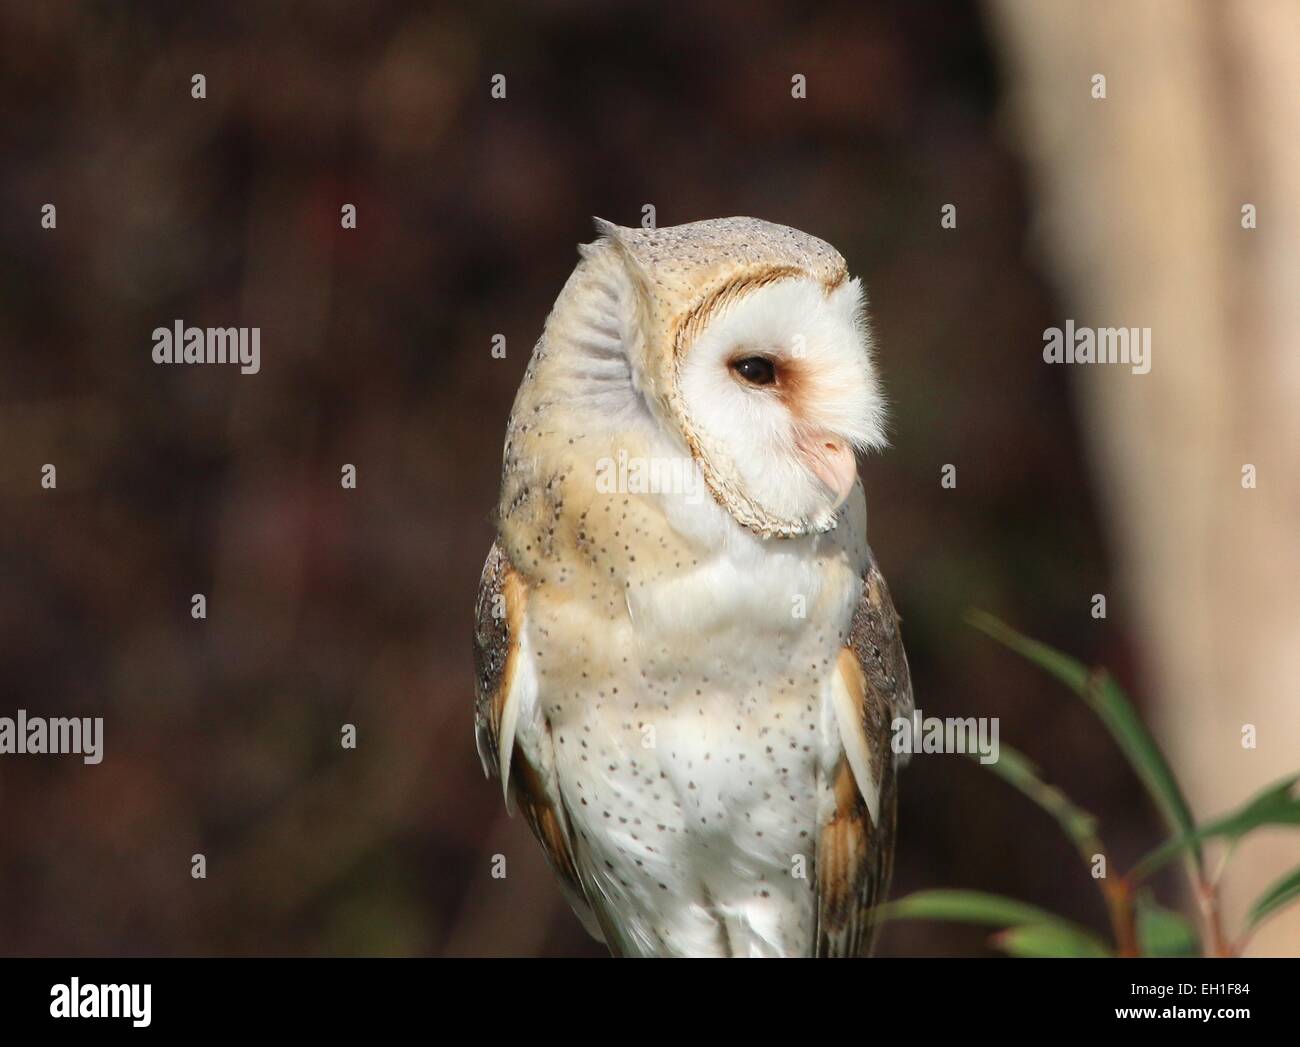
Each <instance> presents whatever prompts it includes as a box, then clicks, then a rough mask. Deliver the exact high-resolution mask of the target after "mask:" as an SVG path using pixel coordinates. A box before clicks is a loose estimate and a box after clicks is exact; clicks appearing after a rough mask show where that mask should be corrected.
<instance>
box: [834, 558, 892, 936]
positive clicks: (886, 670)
mask: <svg viewBox="0 0 1300 1047" xmlns="http://www.w3.org/2000/svg"><path fill="white" fill-rule="evenodd" d="M831 692H832V701H833V703H834V706H835V718H836V721H837V723H838V726H839V729H840V739H841V743H842V746H843V751H842V752H841V753H840V756H839V759H838V761H837V762H836V763H835V764H834V765H833V766H831V767H830V768H829V769H828V770H829V773H828V775H827V776H826V778H825V780H824V782H823V785H822V801H821V804H820V810H821V818H820V826H819V834H818V839H817V888H816V889H817V946H816V951H817V955H818V956H865V955H867V953H868V952H869V951H870V949H871V941H872V937H873V934H874V930H875V928H874V918H873V914H872V907H873V906H874V905H876V904H877V903H878V902H880V901H883V900H884V897H885V893H886V892H887V890H888V888H889V876H890V872H891V871H892V868H893V859H894V823H895V810H896V807H895V804H896V792H895V775H896V772H897V769H898V765H899V764H898V762H897V761H896V759H895V757H894V754H893V753H892V751H891V749H890V744H889V742H890V733H891V732H890V725H891V722H892V721H893V719H894V718H895V717H898V716H903V717H907V716H910V715H911V713H912V681H911V676H910V674H909V672H908V669H907V655H906V654H905V653H904V651H903V640H902V636H901V635H900V634H899V630H898V614H897V612H896V611H895V610H894V604H893V602H892V601H891V600H890V598H889V589H888V587H887V586H886V585H885V579H884V576H883V575H882V574H881V573H880V570H879V568H877V566H876V563H875V559H874V557H871V556H870V552H869V551H868V561H867V568H866V570H865V572H864V573H863V577H862V595H861V596H860V598H859V599H858V605H857V608H856V609H855V611H854V613H853V621H852V624H851V626H850V629H849V637H848V643H847V644H846V645H845V647H844V648H843V649H842V650H841V651H840V657H839V661H838V663H837V665H836V668H835V673H834V678H833V679H832V681H831Z"/></svg>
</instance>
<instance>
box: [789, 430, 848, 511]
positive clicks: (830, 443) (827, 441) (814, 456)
mask: <svg viewBox="0 0 1300 1047" xmlns="http://www.w3.org/2000/svg"><path fill="white" fill-rule="evenodd" d="M797 446H798V448H799V451H800V453H801V454H802V455H803V457H804V459H805V460H806V461H807V463H808V467H809V468H810V469H811V470H812V471H813V475H814V476H816V477H817V479H818V480H820V481H821V482H822V483H823V484H824V485H825V486H826V489H827V490H828V491H830V492H831V494H832V495H833V496H834V498H835V508H836V509H838V508H839V507H840V506H841V505H843V504H844V501H845V499H847V498H848V496H849V495H850V494H852V493H853V485H854V484H855V483H857V481H858V461H857V459H856V458H855V457H854V455H853V448H852V447H850V446H849V444H848V442H847V441H845V440H841V439H840V438H839V437H838V436H830V435H828V434H826V433H807V434H805V435H803V436H801V437H800V438H799V439H798V441H797Z"/></svg>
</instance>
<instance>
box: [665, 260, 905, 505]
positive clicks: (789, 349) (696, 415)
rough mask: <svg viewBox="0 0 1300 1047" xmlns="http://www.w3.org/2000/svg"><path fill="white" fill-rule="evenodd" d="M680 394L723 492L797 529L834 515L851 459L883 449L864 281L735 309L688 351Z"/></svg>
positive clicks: (790, 291) (793, 282)
mask: <svg viewBox="0 0 1300 1047" xmlns="http://www.w3.org/2000/svg"><path fill="white" fill-rule="evenodd" d="M678 390H679V393H680V396H681V401H682V403H683V405H684V408H685V413H686V420H685V421H686V425H687V427H688V428H689V429H690V431H691V432H693V434H694V436H695V438H696V442H697V444H698V446H699V449H700V456H701V458H702V459H703V463H702V464H703V466H704V468H705V470H706V472H709V473H711V474H712V475H713V477H714V478H715V481H717V482H716V483H715V485H714V486H715V488H716V487H718V486H721V487H724V488H727V487H730V488H733V489H735V490H736V491H737V492H738V493H739V494H740V495H741V496H743V497H744V498H747V499H748V500H749V501H751V502H752V503H754V504H755V505H756V506H757V507H758V508H759V509H760V510H761V511H762V512H763V513H764V514H767V515H770V516H772V517H774V518H775V519H776V520H777V521H780V522H781V523H782V524H783V525H787V526H793V527H796V528H798V529H804V528H805V525H807V524H808V523H809V522H813V529H820V528H818V526H817V524H816V521H826V520H828V519H831V518H832V517H833V514H834V511H835V510H836V509H837V508H838V507H839V505H840V504H841V503H842V502H843V501H844V500H845V498H847V497H848V494H849V492H850V491H851V490H852V489H853V486H854V484H855V483H856V481H857V467H856V460H855V458H854V453H855V452H856V451H865V450H867V449H870V448H876V447H881V446H883V445H884V443H885V435H884V401H883V398H882V396H881V393H880V387H879V382H878V380H877V378H876V373H875V368H874V366H873V365H872V361H871V353H870V347H869V337H868V333H867V327H866V321H865V316H864V310H863V293H862V286H861V283H860V282H859V281H857V280H852V281H846V282H844V283H842V284H840V285H839V286H838V287H836V288H835V289H834V290H832V291H830V292H829V293H827V291H826V289H825V288H824V287H823V286H822V285H821V284H820V283H818V282H817V281H815V280H811V279H807V278H788V279H783V280H777V281H775V282H772V283H768V284H763V285H761V286H759V287H757V288H755V289H754V290H753V291H751V292H749V293H748V294H746V295H744V296H743V297H740V298H738V299H737V300H735V301H733V302H731V303H729V304H727V305H726V306H724V307H723V308H722V309H721V310H720V311H719V312H718V313H717V314H716V315H714V316H713V317H712V318H711V319H710V321H709V322H708V324H707V326H706V327H705V328H704V330H703V331H701V333H700V334H699V336H698V337H697V338H696V339H695V340H694V342H693V343H692V344H691V345H690V346H688V347H687V348H686V350H685V355H684V357H683V359H682V360H681V361H680V364H679V370H678ZM715 493H717V492H716V490H715ZM719 500H720V501H722V502H723V504H724V507H726V508H727V509H728V511H731V512H732V513H733V515H736V511H735V509H734V508H733V507H732V506H728V505H727V504H726V502H727V498H726V496H725V494H722V495H720V496H719Z"/></svg>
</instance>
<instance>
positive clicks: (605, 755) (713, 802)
mask: <svg viewBox="0 0 1300 1047" xmlns="http://www.w3.org/2000/svg"><path fill="white" fill-rule="evenodd" d="M597 230H598V233H599V234H600V235H599V238H598V239H597V240H596V241H595V242H594V243H591V244H587V245H584V246H581V247H580V248H579V252H580V255H581V261H580V262H579V264H578V266H577V268H576V269H575V270H574V272H573V274H572V275H571V276H570V277H569V280H568V282H567V283H566V284H565V286H564V289H563V290H562V291H561V293H560V296H559V298H558V299H557V300H556V302H555V305H554V307H553V309H552V311H551V314H550V316H549V317H548V318H547V321H546V324H545V328H544V331H543V333H542V336H541V339H540V340H539V341H538V343H537V346H536V348H535V349H534V351H533V355H532V359H531V361H530V362H529V364H528V367H527V370H526V372H525V374H524V378H523V382H522V384H521V386H520V389H519V392H518V396H517V398H516V400H515V404H514V409H513V411H512V413H511V416H510V422H509V425H508V428H507V433H506V442H505V454H504V469H503V481H502V488H501V497H500V502H499V505H498V507H497V511H496V525H497V539H496V542H495V543H494V545H493V546H492V548H491V550H490V551H489V553H488V557H487V563H486V565H485V566H484V569H483V575H482V581H481V583H480V589H479V595H478V601H477V623H476V627H475V633H474V639H475V653H476V685H477V703H476V708H475V713H476V715H475V728H476V730H475V733H476V737H477V742H478V749H479V754H480V756H481V758H482V761H483V766H484V770H485V772H486V773H487V774H488V775H489V776H492V777H495V778H497V779H499V780H500V782H501V783H502V789H503V792H504V797H505V802H506V805H507V807H508V808H510V809H512V810H513V809H515V808H517V809H518V810H519V811H521V812H522V813H523V816H524V818H525V819H526V820H527V822H528V824H529V826H530V827H531V829H532V831H533V833H534V835H535V836H536V837H537V839H538V840H539V841H540V842H541V845H542V847H543V848H544V849H545V851H546V854H547V856H548V858H549V861H550V864H551V866H552V868H553V870H554V872H555V874H556V876H557V877H558V879H559V882H560V885H561V887H562V889H563V891H564V893H565V894H566V895H567V897H568V900H569V902H570V903H571V905H572V906H573V908H574V910H575V911H576V913H577V915H578V916H579V918H580V919H581V920H582V921H583V923H584V925H585V926H586V927H587V929H588V930H589V931H590V932H591V933H592V934H593V935H595V936H596V937H597V938H599V939H601V940H603V941H604V942H605V943H606V944H607V946H608V948H609V949H610V951H611V952H612V953H614V954H615V955H630V956H801V955H819V956H820V955H824V956H852V955H862V954H865V953H866V952H867V951H868V950H869V948H870V944H871V937H872V930H873V928H872V922H873V921H872V913H871V907H872V906H873V905H874V904H875V903H876V902H878V901H880V900H881V899H882V898H883V896H884V893H885V891H886V888H887V884H888V880H889V875H890V869H891V865H892V855H893V837H894V825H895V771H896V766H897V761H898V760H899V759H901V757H896V756H895V755H894V754H893V753H892V751H891V748H892V747H891V745H890V743H889V739H890V725H891V723H892V721H893V720H894V719H895V718H897V717H908V716H910V714H911V708H912V696H911V684H910V680H909V675H908V669H907V661H906V658H905V656H904V653H903V647H902V642H901V639H900V636H899V632H898V620H897V617H896V615H895V612H894V608H893V604H892V603H891V601H890V597H889V592H888V590H887V589H886V587H885V581H884V578H883V577H882V576H881V574H880V572H879V570H878V569H877V567H876V564H875V562H874V560H873V557H872V553H871V550H870V548H869V547H868V545H867V541H866V526H867V512H866V500H865V497H864V495H863V490H862V485H861V483H860V482H859V480H858V474H857V461H856V457H855V455H856V452H862V451H866V450H869V449H872V448H879V447H881V446H883V444H884V440H885V437H884V404H883V399H882V395H881V391H880V388H879V383H878V379H877V377H876V373H875V369H874V366H873V363H872V358H871V350H870V345H869V337H868V331H867V327H866V322H865V319H864V301H863V291H862V286H861V284H860V282H859V281H858V280H856V279H850V277H849V275H848V272H847V268H846V265H845V262H844V259H843V258H842V257H840V255H839V254H838V253H837V252H836V251H835V250H834V249H833V248H832V247H830V246H829V245H828V244H826V243H824V242H823V241H821V240H819V239H817V238H815V237H813V236H809V235H807V234H805V233H802V232H799V231H798V230H795V229H790V228H786V227H784V226H779V225H773V224H771V223H768V222H764V221H760V220H758V219H753V218H726V219H717V220H712V221H704V222H696V223H692V224H689V225H682V226H677V227H672V228H663V229H648V230H647V229H631V228H623V227H619V226H614V225H611V224H610V223H607V222H604V221H601V220H599V219H598V220H597Z"/></svg>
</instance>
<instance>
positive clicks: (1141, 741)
mask: <svg viewBox="0 0 1300 1047" xmlns="http://www.w3.org/2000/svg"><path fill="white" fill-rule="evenodd" d="M966 620H967V621H968V622H969V623H970V624H971V625H973V626H974V627H975V628H976V629H979V630H980V631H981V632H984V633H986V634H988V635H989V636H991V637H992V638H993V639H995V640H997V641H998V642H999V643H1001V644H1003V645H1005V646H1006V647H1009V648H1010V649H1011V650H1013V651H1015V652H1016V653H1017V654H1019V655H1021V656H1022V657H1024V658H1027V659H1028V660H1029V661H1031V662H1033V663H1034V664H1035V665H1037V666H1038V667H1039V668H1040V669H1042V670H1043V671H1044V672H1046V673H1048V674H1050V675H1052V676H1055V677H1056V678H1057V679H1058V680H1060V681H1061V682H1063V683H1064V684H1065V685H1066V686H1068V687H1069V688H1070V689H1071V690H1073V691H1074V692H1075V693H1076V694H1077V695H1078V696H1079V697H1080V698H1082V699H1083V700H1084V702H1085V703H1086V704H1087V705H1088V707H1089V708H1090V709H1092V711H1093V712H1094V713H1096V714H1097V716H1098V717H1099V718H1100V720H1101V722H1102V723H1103V724H1105V725H1106V729H1107V730H1108V731H1110V734H1111V737H1113V738H1114V739H1115V741H1116V743H1117V744H1118V745H1119V747H1120V749H1121V750H1122V751H1123V753H1124V755H1125V757H1126V758H1127V759H1128V762H1129V763H1130V764H1131V765H1132V767H1133V770H1134V771H1136V772H1137V776H1138V778H1140V779H1141V781H1142V784H1143V785H1145V786H1146V789H1147V792H1148V793H1150V794H1151V797H1152V799H1153V800H1155V803H1156V807H1157V809H1158V810H1159V811H1160V814H1161V817H1162V818H1163V819H1164V821H1165V824H1166V825H1167V826H1168V827H1169V829H1171V830H1172V831H1173V832H1175V833H1177V834H1179V835H1180V836H1184V835H1185V836H1189V837H1190V836H1191V835H1192V834H1193V833H1194V832H1195V828H1196V823H1195V821H1194V820H1193V818H1192V811H1191V808H1190V807H1189V806H1188V804H1187V800H1186V798H1185V797H1184V796H1183V791H1182V789H1180V788H1179V787H1178V780H1177V779H1176V778H1175V777H1174V773H1173V771H1172V770H1170V767H1169V763H1168V761H1167V760H1166V759H1165V757H1164V754H1163V753H1161V751H1160V747H1159V746H1158V745H1156V743H1155V739H1154V738H1152V737H1151V735H1150V733H1149V732H1148V731H1147V729H1146V728H1145V727H1143V726H1142V721H1141V720H1140V719H1138V715H1137V713H1136V712H1135V711H1134V710H1133V706H1132V705H1131V704H1130V703H1129V700H1128V698H1127V697H1125V695H1124V691H1123V690H1122V689H1121V688H1120V686H1119V685H1118V684H1116V683H1115V681H1114V680H1112V679H1111V678H1110V676H1109V675H1107V674H1106V672H1105V671H1104V670H1101V669H1096V670H1092V671H1089V670H1088V669H1087V668H1086V667H1085V666H1084V665H1083V663H1082V662H1078V661H1076V660H1075V659H1073V658H1071V657H1069V656H1068V655H1064V654H1062V653H1061V652H1060V651H1057V650H1056V649H1054V648H1052V647H1048V646H1047V645H1046V644H1043V643H1039V642H1038V641H1037V640H1031V639H1030V638H1029V637H1028V636H1025V635H1024V634H1022V633H1018V632H1016V630H1014V629H1012V628H1011V627H1010V626H1009V625H1007V624H1006V623H1005V622H1002V621H1000V620H999V619H997V618H995V617H993V615H991V614H989V613H987V612H986V611H970V612H968V613H967V615H966ZM1192 857H1193V860H1194V862H1195V865H1196V868H1197V871H1198V872H1199V871H1200V870H1201V849H1200V845H1199V843H1194V844H1193V846H1192Z"/></svg>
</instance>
